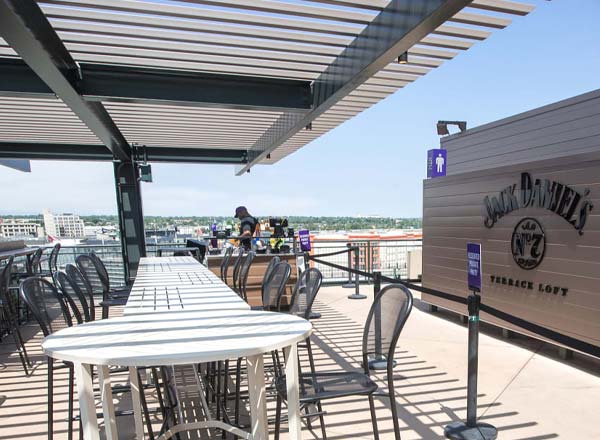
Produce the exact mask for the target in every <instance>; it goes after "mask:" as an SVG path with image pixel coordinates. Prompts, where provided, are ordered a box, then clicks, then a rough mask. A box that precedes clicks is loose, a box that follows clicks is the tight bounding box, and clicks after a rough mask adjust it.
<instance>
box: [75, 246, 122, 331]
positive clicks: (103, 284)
mask: <svg viewBox="0 0 600 440" xmlns="http://www.w3.org/2000/svg"><path fill="white" fill-rule="evenodd" d="M96 261H97V260H96V259H95V258H93V257H92V256H91V255H79V256H78V257H77V258H76V259H75V262H76V263H77V267H78V268H79V270H80V271H81V273H82V274H83V276H84V277H85V278H86V280H87V282H88V283H89V284H90V286H91V287H92V292H93V293H94V295H102V301H101V302H100V306H101V307H102V319H106V318H108V309H109V307H111V306H123V305H125V304H126V303H127V298H113V297H111V295H110V289H109V286H110V284H109V280H108V278H107V277H106V276H105V275H104V274H103V273H102V269H101V266H99V265H98V264H97V262H96Z"/></svg>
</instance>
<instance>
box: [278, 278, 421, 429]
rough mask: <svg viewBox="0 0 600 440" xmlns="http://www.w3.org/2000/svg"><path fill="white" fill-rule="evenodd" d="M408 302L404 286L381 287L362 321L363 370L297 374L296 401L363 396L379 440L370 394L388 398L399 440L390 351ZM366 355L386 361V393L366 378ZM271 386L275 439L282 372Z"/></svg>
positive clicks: (282, 395)
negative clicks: (274, 393) (274, 398)
mask: <svg viewBox="0 0 600 440" xmlns="http://www.w3.org/2000/svg"><path fill="white" fill-rule="evenodd" d="M412 305H413V298H412V294H411V293H410V291H409V290H408V289H406V288H405V287H404V286H401V285H397V284H392V285H390V286H387V287H385V288H384V289H382V290H381V291H380V292H379V294H378V295H377V296H376V297H375V300H374V301H373V305H372V306H371V309H370V311H369V314H368V316H367V321H366V323H365V328H364V332H363V341H362V351H363V359H362V366H363V371H362V372H360V371H352V372H323V373H321V372H313V371H311V372H310V373H301V374H300V404H301V405H302V406H306V405H309V404H315V403H320V402H321V401H323V400H327V399H335V398H341V397H348V396H367V398H368V400H369V407H370V412H371V421H372V423H373V434H374V437H375V440H379V430H378V427H377V416H376V413H375V401H374V397H375V396H384V397H388V398H389V399H390V402H391V405H390V406H391V410H392V420H393V423H394V435H395V439H396V440H400V424H399V421H398V409H397V408H396V399H395V389H394V352H395V350H396V344H397V342H398V338H399V337H400V333H401V332H402V328H403V327H404V324H405V323H406V320H407V319H408V317H409V315H410V312H411V310H412ZM370 358H371V359H373V358H375V359H379V360H384V361H385V362H386V364H387V384H388V390H387V393H386V392H382V393H378V392H377V390H378V386H377V384H376V383H375V382H373V380H372V379H371V378H370V370H369V359H370ZM275 385H276V389H277V407H276V422H275V439H276V440H277V439H279V432H280V428H281V405H282V401H283V400H284V399H286V394H287V391H286V383H285V376H284V375H283V374H279V376H278V377H277V379H276V380H275ZM320 412H321V411H320ZM321 413H322V412H321ZM310 416H311V415H310V414H307V415H305V416H304V417H310ZM323 432H324V429H323ZM324 437H325V434H324Z"/></svg>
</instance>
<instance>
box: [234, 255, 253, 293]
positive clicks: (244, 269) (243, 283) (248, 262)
mask: <svg viewBox="0 0 600 440" xmlns="http://www.w3.org/2000/svg"><path fill="white" fill-rule="evenodd" d="M254 255H255V253H254V251H250V252H248V253H247V254H246V257H245V258H244V261H243V263H242V266H241V268H240V273H239V279H238V288H239V289H240V291H239V294H240V296H241V297H242V298H243V299H244V301H246V302H248V292H247V291H246V289H247V285H248V275H249V274H250V267H252V262H253V261H254Z"/></svg>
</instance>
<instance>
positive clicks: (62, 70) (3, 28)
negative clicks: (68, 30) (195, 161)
mask: <svg viewBox="0 0 600 440" xmlns="http://www.w3.org/2000/svg"><path fill="white" fill-rule="evenodd" d="M0 35H1V36H2V38H4V39H5V40H6V41H7V42H8V44H9V45H10V46H11V47H12V48H13V49H14V50H15V51H16V52H17V53H18V54H19V56H20V57H21V58H23V60H24V61H25V62H26V63H27V64H28V65H29V66H30V67H31V69H32V70H33V71H34V72H35V73H36V74H37V75H38V76H39V77H40V78H41V79H42V80H43V81H44V82H45V83H46V84H47V85H48V87H49V88H50V89H51V90H52V91H53V92H54V93H55V94H56V95H57V96H58V97H59V98H60V99H61V100H62V101H63V102H64V103H65V104H66V105H67V106H68V107H69V108H70V109H71V110H72V111H73V112H74V113H75V114H76V115H77V116H78V117H79V119H81V120H82V121H83V123H85V124H86V125H87V126H88V128H89V129H90V130H91V131H92V133H94V134H95V135H96V137H98V139H99V140H100V141H101V142H102V143H103V144H104V145H106V146H107V147H108V148H109V150H110V151H111V152H112V153H113V155H114V156H115V157H116V158H118V159H121V160H129V159H130V158H131V147H130V146H129V144H128V142H127V140H126V139H125V137H124V136H123V135H122V134H121V132H120V131H119V129H118V127H117V126H116V124H115V123H114V122H113V120H112V119H111V117H110V115H109V114H108V112H107V111H106V109H105V108H104V107H103V106H102V104H101V103H99V102H88V101H86V100H85V99H84V98H83V97H82V96H81V95H80V94H79V93H78V92H77V90H76V88H75V86H74V84H75V82H76V80H77V78H78V67H77V64H76V63H75V61H74V60H73V58H72V57H71V55H70V54H69V52H68V51H67V49H66V48H65V46H64V44H63V43H62V41H60V38H59V37H58V35H56V32H55V31H54V29H52V26H51V25H50V23H49V22H48V20H47V19H46V17H45V16H44V14H43V12H42V11H41V10H40V8H39V6H38V5H37V3H36V2H35V1H34V0H0Z"/></svg>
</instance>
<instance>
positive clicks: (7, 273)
mask: <svg viewBox="0 0 600 440" xmlns="http://www.w3.org/2000/svg"><path fill="white" fill-rule="evenodd" d="M13 260H14V257H10V258H9V259H8V261H7V262H6V264H5V265H4V267H3V268H2V271H1V272H0V320H1V321H2V322H4V323H5V325H6V332H7V334H10V335H11V336H12V338H13V341H14V343H15V347H16V348H17V352H18V353H19V358H20V359H21V365H23V370H24V371H25V375H26V376H28V375H29V369H28V368H31V367H32V365H31V361H30V360H29V356H28V355H27V349H26V348H25V343H24V342H23V336H22V335H21V330H19V319H18V316H17V308H16V306H17V304H16V302H15V301H14V300H13V298H12V297H11V294H10V290H9V286H10V279H11V274H12V265H13Z"/></svg>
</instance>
